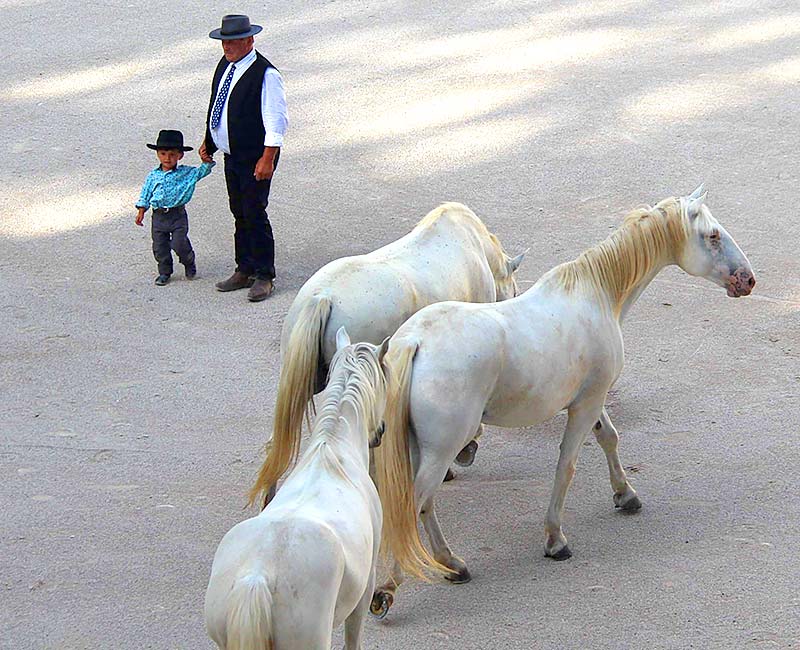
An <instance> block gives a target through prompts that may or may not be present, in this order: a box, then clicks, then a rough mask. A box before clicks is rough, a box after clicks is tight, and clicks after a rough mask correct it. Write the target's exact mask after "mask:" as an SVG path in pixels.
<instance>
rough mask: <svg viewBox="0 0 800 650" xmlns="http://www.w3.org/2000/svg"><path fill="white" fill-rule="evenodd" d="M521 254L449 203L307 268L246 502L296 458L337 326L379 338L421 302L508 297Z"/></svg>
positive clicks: (358, 336)
mask: <svg viewBox="0 0 800 650" xmlns="http://www.w3.org/2000/svg"><path fill="white" fill-rule="evenodd" d="M523 255H524V254H522V255H518V256H517V257H514V258H510V257H509V256H508V255H506V253H505V251H504V250H503V247H502V246H501V245H500V242H499V241H498V240H497V238H496V237H495V236H494V235H493V234H492V233H490V232H489V230H488V229H487V228H486V226H485V225H484V223H483V222H482V221H481V220H480V219H479V218H478V217H477V216H476V215H475V213H474V212H472V210H470V209H469V208H467V207H466V206H465V205H462V204H460V203H445V204H443V205H441V206H439V207H438V208H436V209H434V210H432V211H431V212H429V213H428V214H427V216H425V217H424V218H423V219H422V220H421V221H420V222H419V223H418V224H417V226H416V227H415V228H414V229H413V230H412V231H411V232H410V233H409V234H407V235H405V236H404V237H402V238H400V239H398V240H397V241H394V242H392V243H391V244H388V245H386V246H384V247H382V248H379V249H377V250H375V251H373V252H371V253H368V254H366V255H357V256H354V257H344V258H341V259H338V260H334V261H333V262H330V263H328V264H326V265H325V266H323V267H322V268H321V269H320V270H319V271H317V272H316V273H315V274H314V275H312V276H311V278H309V280H308V281H307V282H306V283H305V284H304V285H303V286H302V287H301V289H300V291H299V292H298V294H297V296H296V297H295V299H294V302H293V303H292V306H291V307H290V308H289V313H288V314H287V316H286V320H285V321H284V323H283V329H282V332H281V372H280V379H279V382H278V396H277V400H276V404H275V419H274V424H273V434H272V439H271V441H270V442H268V443H267V457H266V460H265V461H264V464H263V465H262V467H261V470H260V472H259V475H258V478H257V480H256V483H255V485H254V486H253V487H252V489H251V490H250V495H249V496H250V503H253V502H254V501H255V500H256V499H258V497H259V495H263V496H264V497H265V499H264V501H265V504H266V502H267V501H268V500H269V498H270V496H271V494H273V493H274V486H275V484H276V483H277V482H278V479H279V478H280V477H281V476H282V475H283V474H284V473H285V472H286V470H287V469H288V468H289V467H290V466H291V464H292V463H294V461H295V459H296V458H297V456H298V453H299V450H300V434H301V429H302V425H303V419H304V418H306V419H308V420H310V418H311V416H312V415H313V408H314V402H313V399H312V398H313V396H314V394H315V393H318V392H319V391H321V390H322V389H323V388H324V386H325V382H324V379H325V376H326V372H327V368H328V365H329V364H330V362H331V358H332V357H333V354H334V352H335V350H336V341H335V336H336V332H337V331H338V329H339V328H340V327H346V328H347V331H348V332H349V333H350V336H351V337H352V338H353V340H354V341H367V342H370V343H373V344H376V345H377V344H378V343H380V342H381V341H383V339H385V338H386V337H388V336H391V335H392V334H394V332H395V331H396V330H397V328H398V327H400V325H401V324H402V323H403V322H405V321H406V320H407V319H408V318H409V317H410V316H411V315H412V314H414V313H415V312H417V311H419V310H420V309H422V308H423V307H425V306H426V305H430V304H432V303H436V302H440V301H442V300H461V301H464V302H494V301H497V300H505V299H507V298H512V297H514V296H515V295H516V292H517V285H516V282H515V281H514V273H515V271H516V270H517V268H518V267H519V265H520V263H521V261H522V257H523ZM473 451H474V449H473Z"/></svg>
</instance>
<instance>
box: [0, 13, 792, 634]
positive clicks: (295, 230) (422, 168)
mask: <svg viewBox="0 0 800 650" xmlns="http://www.w3.org/2000/svg"><path fill="white" fill-rule="evenodd" d="M231 10H234V11H241V12H245V13H248V14H250V15H251V17H252V19H253V21H254V22H256V23H261V24H264V25H265V27H266V29H265V31H264V33H263V34H262V35H260V36H259V37H257V46H258V47H259V48H260V49H261V50H262V51H263V52H265V53H266V54H268V56H269V57H270V58H271V59H272V61H273V62H274V63H275V64H276V65H277V66H278V67H279V68H280V69H281V70H282V71H283V74H284V76H285V79H286V83H287V88H288V101H289V105H290V112H291V132H290V135H289V137H288V139H287V142H286V146H285V148H284V151H283V156H282V158H281V163H280V167H279V170H278V173H277V175H276V179H275V182H274V183H273V192H272V203H271V212H270V214H271V217H272V220H273V224H274V227H275V231H276V237H277V242H278V244H277V245H278V261H277V262H278V272H279V279H278V284H277V288H278V290H277V293H276V294H275V295H274V296H273V297H272V298H271V299H270V300H269V301H268V302H266V303H262V304H257V305H254V304H249V303H247V302H246V300H245V296H244V295H243V293H242V292H238V293H234V294H220V293H217V292H215V291H214V288H213V283H214V282H215V281H217V280H219V279H221V278H223V277H226V276H227V275H228V273H229V272H230V271H231V269H232V258H233V243H232V220H231V218H230V215H229V213H228V212H227V206H226V197H225V190H224V180H223V174H222V169H221V166H220V167H219V168H218V169H217V170H215V171H214V173H213V174H212V175H211V176H210V177H209V178H208V179H206V180H204V181H203V182H202V183H201V185H199V186H198V189H197V192H196V194H195V198H194V200H193V201H192V202H191V204H190V205H189V214H190V223H191V237H192V240H193V242H194V246H195V249H196V251H197V256H198V266H199V277H198V278H197V280H195V281H194V282H188V281H185V280H183V278H182V277H181V274H180V273H176V279H175V281H174V282H172V283H171V284H170V285H169V286H167V287H165V288H158V287H155V286H153V279H154V277H155V270H156V269H155V264H154V262H153V259H152V256H151V253H150V239H149V232H148V229H146V228H143V229H139V228H136V227H135V226H134V224H133V218H134V215H135V211H134V210H133V208H132V206H133V203H134V201H135V200H136V198H137V196H138V192H139V188H140V186H141V183H142V181H143V179H144V177H145V175H146V174H147V172H148V171H149V170H150V169H151V168H152V167H153V166H154V165H155V156H154V155H153V153H152V152H151V151H149V150H148V149H146V148H145V146H144V144H145V143H146V142H152V141H153V138H155V136H156V134H157V132H158V130H159V129H161V128H179V129H182V130H183V131H184V133H185V134H186V138H187V141H188V143H189V144H194V146H195V147H196V146H197V145H198V144H199V142H200V139H201V135H202V130H203V122H204V115H205V108H206V105H207V101H208V92H209V88H210V79H211V73H212V70H213V67H214V64H215V62H216V60H217V58H218V57H219V55H220V48H219V44H218V43H217V42H215V41H211V40H210V39H208V38H207V34H208V32H209V31H210V30H211V29H213V28H214V27H216V26H218V25H219V17H220V16H221V15H222V14H224V13H227V12H229V11H231ZM0 24H2V27H3V30H2V31H3V36H2V46H0V47H1V49H2V54H3V57H2V58H3V66H2V68H1V69H0V87H2V88H3V89H4V93H3V100H2V105H1V106H2V112H1V113H0V114H1V115H2V118H3V123H4V128H3V133H4V135H5V138H4V145H3V147H2V151H1V152H0V169H2V172H0V173H1V174H2V183H1V184H0V215H2V216H1V217H0V235H1V237H2V238H1V239H0V246H1V248H0V331H2V332H3V334H2V338H0V341H2V345H0V382H1V383H0V414H1V415H0V418H1V419H0V426H1V429H0V436H1V437H0V473H1V474H2V476H3V480H2V487H0V509H1V510H2V512H3V517H2V519H0V648H3V649H5V648H8V649H11V648H13V649H14V650H27V649H29V648H36V649H39V648H48V649H49V648H52V649H59V650H64V649H78V648H86V649H88V648H92V649H96V648H109V649H111V648H113V649H115V650H122V649H123V648H125V649H127V648H130V649H142V648H153V649H156V648H157V649H167V648H169V649H188V648H210V647H211V643H210V642H209V641H208V639H207V637H206V635H205V632H204V629H203V620H202V600H203V594H204V590H205V586H206V582H207V578H208V572H209V568H210V565H211V560H212V557H213V553H214V550H215V548H216V545H217V543H218V542H219V540H220V538H221V537H222V535H223V534H224V532H225V531H226V530H228V529H229V528H230V527H231V526H232V525H233V524H234V523H236V522H237V521H240V520H241V519H243V518H245V517H247V516H251V515H252V514H254V512H252V511H246V510H243V506H244V496H243V495H244V493H245V491H246V489H247V488H248V486H249V484H250V483H251V481H252V479H253V478H254V475H255V472H256V470H257V467H258V465H259V463H260V459H261V445H262V443H263V441H264V440H265V437H266V434H267V431H268V430H269V429H270V426H271V420H272V412H273V405H274V398H275V387H276V383H277V376H278V369H279V368H278V348H279V343H278V336H279V332H280V326H281V322H282V319H283V316H284V314H285V313H286V310H287V308H288V306H289V304H290V303H291V301H292V299H293V297H294V295H295V293H296V291H297V289H298V288H299V287H300V286H301V284H302V283H303V282H304V281H305V279H306V278H308V277H309V276H310V275H311V274H312V273H313V272H314V271H315V270H316V269H317V268H319V267H320V266H321V265H323V264H324V263H326V262H328V261H329V260H331V259H334V258H337V257H340V256H342V255H346V254H353V253H360V252H364V251H368V250H371V249H373V248H375V247H377V246H379V245H382V244H384V243H386V242H388V241H391V240H393V239H395V238H397V237H399V236H400V235H402V234H404V233H405V232H407V231H408V230H409V229H410V228H411V227H412V225H413V224H414V223H415V222H416V221H417V220H418V219H419V218H421V217H422V216H423V215H424V214H425V213H426V212H427V211H428V210H430V209H431V208H433V207H434V206H436V205H437V204H438V203H440V202H442V201H445V200H457V201H462V202H464V203H466V204H468V205H469V206H470V207H472V208H473V209H474V210H475V211H476V212H477V213H478V214H479V215H480V216H481V217H482V218H484V220H485V221H486V222H487V223H488V224H489V226H490V227H491V228H492V230H494V231H495V232H496V233H497V234H498V236H499V237H500V238H501V240H502V242H503V243H504V244H505V246H506V248H507V249H508V250H509V251H510V252H512V253H517V252H519V251H521V250H524V249H526V248H530V253H529V254H528V257H527V259H526V261H525V264H524V267H523V269H522V270H521V276H522V278H523V280H524V283H523V286H529V285H530V284H531V283H532V282H533V281H534V280H535V279H536V278H537V277H538V276H539V275H540V274H541V273H542V272H544V271H545V270H547V269H549V268H550V267H552V266H553V265H555V264H557V263H560V262H562V261H565V260H568V259H571V258H572V257H574V256H575V255H577V254H578V253H579V252H580V251H582V250H583V249H585V248H586V247H588V246H590V245H592V244H593V243H595V242H597V241H598V240H600V239H602V238H603V237H605V236H606V235H607V234H608V233H609V232H610V230H611V229H612V228H614V227H615V226H616V225H617V224H618V223H619V221H620V219H621V217H622V216H623V214H624V213H625V212H626V211H627V210H629V209H631V208H633V207H635V206H636V205H638V204H640V203H654V202H656V201H658V200H660V199H662V198H664V197H667V196H671V195H675V194H685V193H688V192H690V191H691V190H693V189H694V188H695V186H696V185H697V184H699V183H700V182H701V181H704V182H705V183H706V184H707V187H708V188H709V205H710V207H711V209H712V210H713V212H714V214H715V216H717V218H718V219H719V220H720V221H721V222H722V223H723V224H724V225H725V226H726V227H727V228H728V230H729V231H730V232H731V233H732V234H733V236H734V237H735V238H736V239H737V241H738V242H739V244H740V245H741V247H742V248H743V250H744V251H745V252H746V253H747V254H748V256H749V257H750V260H751V262H752V264H753V268H754V269H755V272H756V274H757V279H758V285H757V287H756V290H755V292H754V294H753V295H752V296H751V297H749V298H745V299H740V300H731V299H729V298H727V297H726V296H725V294H724V291H722V290H721V289H719V288H717V287H715V286H712V285H710V284H707V283H704V282H703V281H701V280H697V279H693V278H689V277H688V276H686V275H685V274H683V273H682V272H680V271H679V270H677V269H669V270H667V271H665V272H664V273H662V274H661V275H660V276H659V277H658V278H657V279H656V281H655V282H654V283H653V285H652V286H651V287H650V289H649V290H648V291H647V292H646V293H645V294H644V296H643V297H642V298H641V300H640V301H639V304H638V305H637V306H636V307H635V309H634V310H633V311H632V313H631V315H630V317H629V319H628V321H627V322H626V324H625V335H626V349H627V364H626V368H625V371H624V373H623V375H622V377H621V379H620V381H619V382H618V383H617V385H616V387H615V389H614V391H613V393H612V394H611V396H610V400H609V411H610V413H611V416H612V417H613V418H614V421H615V423H616V426H617V427H618V428H619V430H620V433H621V436H622V443H621V448H620V449H621V452H620V453H621V456H622V459H623V463H624V465H625V466H626V467H628V468H629V473H630V476H631V479H632V481H633V483H634V485H635V487H636V488H637V490H638V491H639V493H640V495H641V497H642V500H643V502H644V509H643V510H642V511H641V512H640V513H639V514H637V515H635V516H624V515H622V514H620V513H618V512H615V511H614V508H613V505H612V501H611V490H610V487H609V483H608V476H607V469H606V466H605V460H604V457H603V454H602V452H601V450H600V449H599V447H598V446H597V445H596V444H595V443H594V442H593V441H592V442H589V443H587V445H586V447H587V448H586V449H585V450H584V453H583V454H582V457H581V460H580V463H579V467H578V474H577V477H576V480H575V482H574V484H573V488H572V490H571V492H570V494H569V498H568V501H567V506H566V514H565V523H564V525H565V532H566V534H567V536H568V538H569V540H570V546H571V548H572V550H573V552H574V554H575V555H574V557H573V559H571V560H570V561H568V562H564V563H555V562H552V561H549V560H546V559H545V558H544V557H543V556H542V548H543V541H544V540H543V520H544V512H545V509H546V507H547V502H548V498H549V493H550V488H551V483H552V478H553V474H554V469H555V461H556V457H557V453H558V444H559V440H560V435H561V431H562V429H563V425H564V416H563V415H562V416H559V417H557V418H556V419H555V420H554V421H553V422H551V423H548V424H545V425H542V426H538V427H534V428H530V429H524V430H501V429H490V430H489V431H488V432H487V434H486V436H485V437H484V438H483V440H482V446H481V449H480V451H479V454H478V458H477V461H476V463H475V465H474V466H473V467H472V468H469V469H466V470H460V471H459V476H458V479H457V480H456V481H455V482H453V483H450V484H448V485H446V486H444V487H443V488H442V490H441V491H440V493H439V494H440V497H439V502H440V506H439V508H438V510H439V511H440V519H441V521H442V525H443V527H444V530H445V531H446V533H447V534H448V537H449V539H450V541H451V543H452V545H453V547H454V549H455V550H456V552H458V553H459V554H461V555H462V556H463V557H464V558H465V559H466V561H467V562H468V564H469V566H470V568H471V570H472V572H473V577H474V579H473V581H472V582H471V583H470V584H468V585H464V586H451V585H447V584H444V583H438V582H436V583H433V584H430V585H424V584H419V583H413V582H412V583H409V584H408V585H407V586H404V588H403V590H402V591H401V592H400V595H399V598H398V601H397V603H396V605H395V607H394V608H393V610H392V612H391V614H390V616H389V617H388V618H387V619H386V620H385V621H383V622H375V621H369V623H368V625H367V629H366V643H365V647H366V648H382V649H384V650H389V649H392V648H432V649H433V648H458V649H459V650H469V649H478V648H481V649H482V648H541V649H548V650H550V649H552V650H556V649H559V650H560V649H573V648H574V649H579V648H580V649H586V648H591V649H594V650H600V649H630V648H664V649H667V648H669V649H674V648H720V649H723V648H724V649H733V648H736V649H738V648H754V649H756V648H758V649H762V648H763V649H766V648H799V647H800V596H798V593H799V592H798V590H797V585H798V582H800V564H799V563H798V560H797V556H798V538H799V537H800V523H798V522H799V519H798V517H799V516H800V497H798V493H797V489H796V476H797V474H796V472H797V467H798V464H800V446H799V445H798V442H797V433H798V424H800V403H798V392H799V391H800V362H799V361H798V358H800V283H799V282H798V278H799V277H800V263H798V257H797V254H796V251H797V247H798V243H799V242H800V237H798V234H797V233H798V230H797V217H798V212H797V205H798V200H800V184H799V183H798V180H799V177H800V172H798V167H799V166H798V162H799V161H798V155H797V143H798V141H799V139H800V127H799V126H798V118H797V107H798V104H800V9H799V8H798V6H797V4H796V3H795V2H791V1H788V0H787V1H778V0H763V1H761V2H758V3H753V2H751V1H750V0H721V1H719V2H713V3H708V2H699V1H697V2H691V1H675V2H656V1H654V0H619V1H618V0H603V1H597V2H585V1H580V0H570V1H547V0H541V1H529V2H511V1H505V0H494V1H488V2H485V1H483V2H478V1H477V0H462V1H461V2H457V3H456V2H452V3H436V2H420V1H416V0H414V1H408V2H397V1H390V0H385V1H380V0H372V1H369V2H355V1H345V0H332V1H328V2H300V1H297V0H288V1H287V2H283V3H270V5H269V6H265V5H263V3H256V2H250V1H242V2H239V3H238V5H236V6H235V7H233V6H231V5H228V4H226V3H221V2H217V1H211V2H203V3H199V4H198V3H184V2H177V3H175V2H173V3H165V2H155V1H153V0H143V2H138V3H133V2H130V0H117V1H114V2H111V1H109V2H95V3H83V2H77V1H75V0H64V1H62V2H59V3H56V2H46V1H44V0H0ZM185 162H187V163H189V164H197V163H198V160H197V156H196V152H192V153H190V154H188V155H187V158H186V160H185ZM148 219H149V218H148ZM148 223H149V222H148ZM308 606H309V607H312V608H313V607H315V603H308ZM335 638H336V643H335V646H337V647H340V646H341V643H342V641H341V633H340V632H337V635H336V637H335Z"/></svg>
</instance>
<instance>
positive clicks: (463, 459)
mask: <svg viewBox="0 0 800 650" xmlns="http://www.w3.org/2000/svg"><path fill="white" fill-rule="evenodd" d="M482 435H483V424H480V425H478V430H477V431H476V432H475V437H474V438H473V439H472V440H470V441H469V442H468V443H467V445H466V446H465V447H464V448H463V449H462V450H461V451H459V452H458V456H456V464H457V465H461V467H469V466H470V465H472V463H474V462H475V454H476V453H477V451H478V438H480V437H481V436H482Z"/></svg>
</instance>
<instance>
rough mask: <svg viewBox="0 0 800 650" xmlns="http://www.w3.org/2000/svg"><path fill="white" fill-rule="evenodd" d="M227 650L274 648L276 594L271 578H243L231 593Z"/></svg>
mask: <svg viewBox="0 0 800 650" xmlns="http://www.w3.org/2000/svg"><path fill="white" fill-rule="evenodd" d="M226 637H227V640H228V642H227V644H226V646H225V650H272V594H271V593H270V592H269V587H268V586H267V579H266V578H265V577H264V576H263V575H260V574H257V573H254V574H250V575H247V576H243V577H241V578H239V579H238V580H237V581H236V582H235V583H234V584H233V588H232V589H231V591H230V594H229V596H228V617H227V620H226Z"/></svg>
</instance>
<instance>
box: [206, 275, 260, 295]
mask: <svg viewBox="0 0 800 650" xmlns="http://www.w3.org/2000/svg"><path fill="white" fill-rule="evenodd" d="M214 286H215V287H216V288H217V291H236V290H237V289H246V288H247V287H252V286H253V279H252V278H251V277H250V276H249V275H247V274H246V273H241V272H239V271H236V272H235V273H234V274H233V275H232V276H231V277H229V278H228V279H227V280H223V281H222V282H217V283H216V284H215V285H214Z"/></svg>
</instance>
